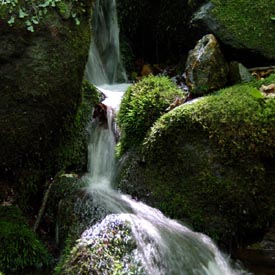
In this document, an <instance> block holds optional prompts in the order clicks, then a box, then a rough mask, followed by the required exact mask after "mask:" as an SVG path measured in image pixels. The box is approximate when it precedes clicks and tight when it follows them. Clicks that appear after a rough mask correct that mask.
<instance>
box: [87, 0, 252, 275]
mask: <svg viewBox="0 0 275 275" xmlns="http://www.w3.org/2000/svg"><path fill="white" fill-rule="evenodd" d="M93 23H94V29H93V31H94V41H93V43H92V45H91V49H90V56H89V62H88V65H87V71H86V74H87V77H88V79H89V80H90V81H91V82H92V83H94V84H98V85H102V84H104V85H102V86H101V89H102V91H103V92H104V93H105V94H107V96H108V97H107V99H106V100H105V101H104V102H103V104H105V105H104V106H106V105H108V106H109V107H108V108H107V110H106V113H107V118H108V122H107V123H106V124H102V123H100V121H94V125H93V133H92V136H91V142H90V144H89V148H88V151H89V157H88V159H89V161H88V174H87V175H86V179H87V180H88V183H89V187H88V191H89V192H91V193H92V194H93V195H96V197H97V199H98V200H100V201H101V202H102V203H103V204H104V205H105V208H106V209H107V212H111V213H114V214H116V215H118V217H119V219H120V220H125V221H127V222H129V223H130V224H131V230H132V232H133V234H134V238H135V241H136V244H137V250H138V252H137V257H138V258H139V260H140V261H141V262H142V265H143V267H144V273H142V274H146V275H181V274H182V275H184V274H187V275H192V274H194V275H237V274H247V273H246V272H244V271H242V270H235V269H233V268H232V267H231V266H230V265H229V263H228V259H227V258H226V257H224V256H223V255H222V254H221V252H220V251H219V250H218V248H217V246H216V245H215V244H214V243H213V241H212V240H211V239H210V238H209V237H207V236H206V235H204V234H201V233H197V232H193V231H192V230H190V229H189V228H188V227H186V226H184V225H182V224H180V223H179V222H176V221H175V220H171V219H169V218H167V217H165V216H164V215H163V214H162V213H161V212H160V211H159V210H157V209H154V208H152V207H149V206H147V205H146V204H144V203H141V202H137V201H135V200H133V199H132V198H131V197H130V196H127V195H124V194H120V193H119V192H117V191H116V190H114V189H113V188H112V181H113V177H114V175H115V172H116V166H115V155H114V149H115V144H116V143H115V137H114V131H113V124H112V120H113V118H112V116H113V114H114V110H117V108H118V105H119V101H120V98H121V96H122V94H123V91H124V90H125V89H126V86H125V85H122V84H121V85H111V86H110V85H108V84H110V83H112V82H116V81H117V80H118V79H119V78H121V77H122V78H123V75H124V71H123V70H121V63H120V61H119V51H118V49H119V45H118V37H114V33H115V32H116V35H117V34H118V27H117V18H116V11H115V1H114V0H97V1H96V11H95V16H94V22H93ZM83 234H84V236H83V237H84V238H85V237H87V235H89V231H88V233H85V232H84V233H83ZM85 234H86V235H85ZM91 236H92V235H91ZM104 274H105V273H104ZM106 274H107V273H106ZM108 274H109V273H108ZM123 274H124V273H123Z"/></svg>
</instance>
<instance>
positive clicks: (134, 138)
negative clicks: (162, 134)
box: [117, 75, 185, 154]
mask: <svg viewBox="0 0 275 275" xmlns="http://www.w3.org/2000/svg"><path fill="white" fill-rule="evenodd" d="M183 97H185V94H184V92H183V91H182V90H180V89H179V88H177V86H176V85H175V84H174V83H173V82H172V81H171V80H169V79H168V78H167V77H158V76H152V75H150V76H148V77H145V78H144V79H143V80H141V81H140V82H137V83H136V84H134V85H133V86H130V87H129V88H128V90H127V91H126V92H125V94H124V96H123V99H122V102H121V105H120V110H119V113H118V115H117V121H118V125H119V127H120V129H121V140H120V145H119V147H120V154H123V153H124V152H126V151H127V150H128V149H129V148H131V147H135V146H137V145H139V144H140V143H141V142H142V140H143V138H144V137H145V135H146V133H147V131H148V130H149V129H150V127H151V126H152V125H153V123H154V122H155V121H156V120H157V119H158V118H159V117H160V116H161V115H162V114H164V113H165V112H166V109H167V108H168V107H169V105H170V104H172V103H173V102H174V101H175V100H176V99H178V98H183Z"/></svg>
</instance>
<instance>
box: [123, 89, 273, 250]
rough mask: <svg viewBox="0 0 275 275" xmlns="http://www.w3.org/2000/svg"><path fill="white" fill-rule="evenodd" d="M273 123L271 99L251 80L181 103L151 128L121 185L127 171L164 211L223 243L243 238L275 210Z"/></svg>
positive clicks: (260, 227) (146, 196) (149, 199)
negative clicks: (251, 82)
mask: <svg viewBox="0 0 275 275" xmlns="http://www.w3.org/2000/svg"><path fill="white" fill-rule="evenodd" d="M274 125H275V100H274V99H269V98H264V97H263V96H262V95H261V93H260V92H259V91H258V90H257V89H256V88H254V87H251V86H249V85H237V86H233V87H230V88H227V89H224V90H222V91H220V92H218V93H216V94H214V95H210V96H207V97H204V98H201V99H199V100H197V101H195V102H193V103H191V104H184V105H182V106H180V107H178V108H176V109H174V110H173V111H171V112H169V113H168V114H165V115H163V116H162V117H161V118H160V119H159V120H158V121H157V122H156V123H155V125H154V126H153V127H152V128H151V130H150V132H149V134H148V136H147V138H146V140H145V142H144V144H143V145H142V146H141V151H142V152H143V153H139V159H142V160H143V161H142V162H141V161H138V160H137V161H135V162H134V163H133V162H132V159H131V158H130V160H129V162H128V166H126V167H125V170H124V171H123V173H124V176H123V177H122V180H121V183H120V186H119V187H120V188H121V189H123V190H124V189H127V186H128V181H127V177H128V176H129V175H130V177H131V180H133V182H134V183H132V185H133V186H138V190H140V191H142V190H144V191H143V192H139V193H138V194H137V193H135V195H136V196H138V197H140V198H142V199H143V200H146V201H147V202H149V203H151V204H153V205H154V206H156V207H158V208H159V209H161V210H162V211H164V212H165V213H166V214H168V215H169V216H171V217H173V218H177V219H181V220H189V221H190V223H192V224H193V225H194V227H195V228H196V229H197V230H201V231H203V232H206V233H208V234H209V235H210V236H212V237H214V238H215V239H216V240H219V241H223V242H224V243H225V244H227V245H229V244H230V243H231V241H233V240H234V241H238V240H240V239H242V240H243V239H246V238H248V236H249V234H250V233H251V234H253V233H255V232H257V230H263V229H264V228H265V226H267V225H268V224H269V223H271V222H272V221H273V217H274V207H273V205H274V203H275V200H274V197H275V190H274V184H273V183H272V182H274V180H275V177H274V173H273V172H272V171H273V170H274V149H275V127H274ZM134 188H135V187H133V189H134ZM127 191H129V189H128V190H127ZM130 193H133V190H132V192H130Z"/></svg>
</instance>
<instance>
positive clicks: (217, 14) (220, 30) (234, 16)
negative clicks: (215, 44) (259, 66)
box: [193, 0, 275, 64]
mask: <svg viewBox="0 0 275 275" xmlns="http://www.w3.org/2000/svg"><path fill="white" fill-rule="evenodd" d="M274 6H275V1H274V0H263V1H254V2H251V1H249V0H243V1H238V0H234V1H226V0H211V1H209V2H208V3H207V4H205V5H204V6H202V7H201V8H200V10H199V11H198V12H197V13H196V14H195V16H194V19H193V23H194V25H197V26H198V25H199V26H200V27H199V30H202V29H204V31H206V32H211V33H213V34H214V35H215V36H216V37H217V38H218V39H219V40H221V41H222V42H223V43H224V44H226V45H229V46H230V47H232V48H233V49H237V50H246V54H247V53H252V54H254V56H255V53H256V54H258V56H259V55H260V56H263V57H266V58H268V59H272V60H274V59H275V54H274V47H275V44H274V41H275V24H274V21H272V20H271V16H272V15H273V14H274ZM242 54H244V52H243V51H241V52H239V57H240V58H241V55H242ZM252 56H253V55H252ZM242 58H243V59H245V56H243V57H242ZM253 61H254V62H255V60H250V61H249V60H247V62H250V63H252V64H253Z"/></svg>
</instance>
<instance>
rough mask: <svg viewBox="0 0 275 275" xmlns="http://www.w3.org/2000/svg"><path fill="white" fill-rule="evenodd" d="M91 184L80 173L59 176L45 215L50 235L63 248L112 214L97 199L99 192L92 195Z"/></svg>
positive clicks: (52, 188)
mask: <svg viewBox="0 0 275 275" xmlns="http://www.w3.org/2000/svg"><path fill="white" fill-rule="evenodd" d="M88 185H89V182H88V181H87V179H86V178H85V177H79V176H78V175H76V174H72V173H71V174H66V173H60V174H59V175H58V176H56V177H55V179H54V181H53V184H52V187H51V193H50V196H49V199H48V203H47V209H46V212H45V215H44V220H46V221H47V222H48V223H47V225H46V226H47V228H48V230H49V234H50V235H51V237H52V238H53V239H55V242H56V245H57V246H58V247H59V248H61V249H63V248H64V246H65V243H66V242H67V240H70V243H71V242H74V241H75V240H76V239H78V238H79V237H80V235H81V234H82V232H83V231H84V230H86V229H87V228H88V227H90V226H92V225H94V224H95V223H97V222H98V221H100V220H102V219H103V218H104V217H105V216H106V215H107V213H108V211H107V210H106V209H105V207H104V205H103V203H101V202H100V201H99V200H97V198H96V196H97V193H96V192H88V190H87V189H86V188H87V187H88Z"/></svg>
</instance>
